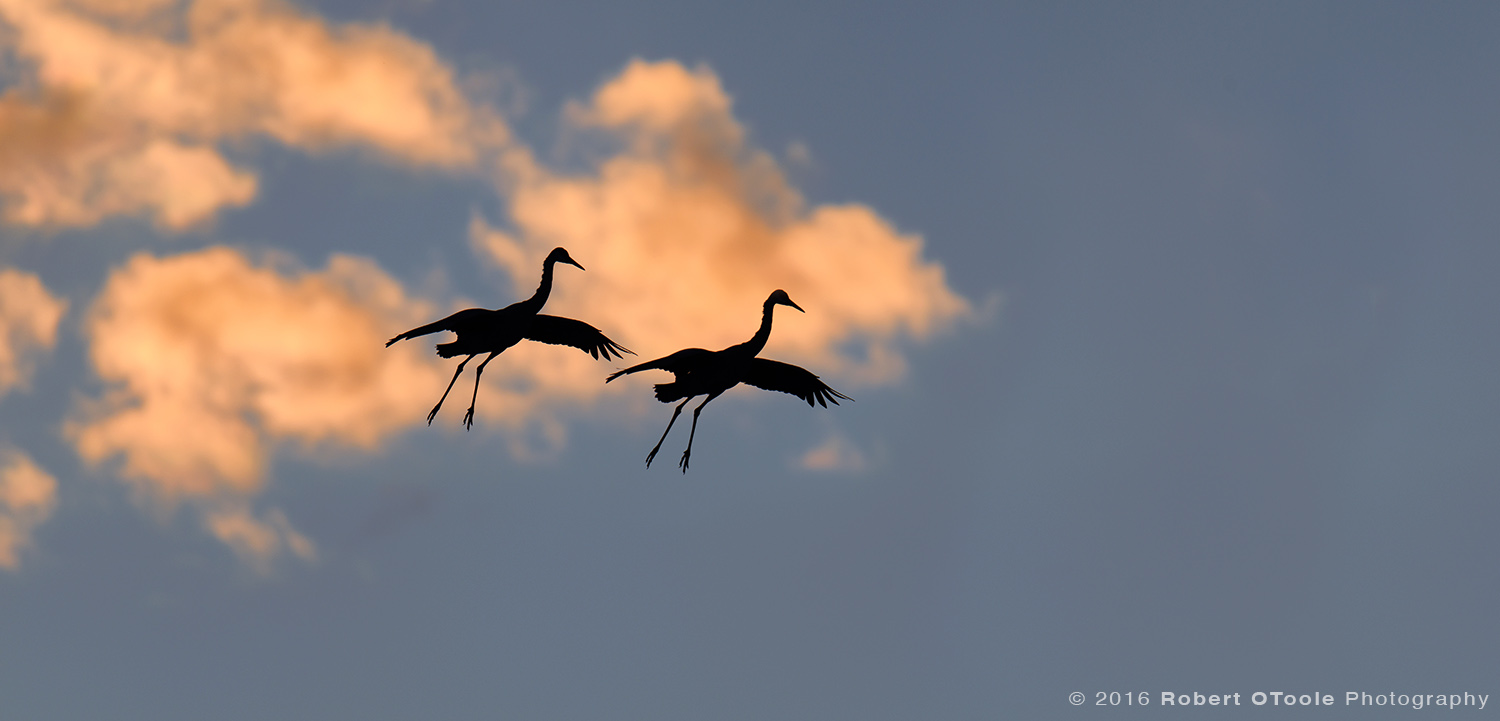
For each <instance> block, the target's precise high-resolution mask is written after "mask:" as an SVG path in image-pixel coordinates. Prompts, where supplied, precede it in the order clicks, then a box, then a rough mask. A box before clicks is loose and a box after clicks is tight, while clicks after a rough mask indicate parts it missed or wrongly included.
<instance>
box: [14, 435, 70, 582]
mask: <svg viewBox="0 0 1500 721" xmlns="http://www.w3.org/2000/svg"><path fill="white" fill-rule="evenodd" d="M56 505H57V481H56V480H55V479H54V478H53V477H52V475H51V474H49V473H47V472H46V471H44V470H42V468H41V467H40V466H38V465H37V464H36V463H35V462H33V461H32V460H31V458H30V457H29V456H27V455H26V454H24V453H22V452H20V451H16V450H0V568H4V569H6V570H9V571H14V570H16V569H17V568H19V567H20V565H21V551H22V550H23V549H25V548H26V547H27V546H30V545H31V534H32V531H33V530H35V529H36V527H37V526H39V525H41V524H42V523H43V522H45V521H46V520H47V519H48V518H49V517H51V516H52V510H53V508H54V507H56Z"/></svg>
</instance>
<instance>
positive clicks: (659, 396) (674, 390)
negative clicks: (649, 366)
mask: <svg viewBox="0 0 1500 721" xmlns="http://www.w3.org/2000/svg"><path fill="white" fill-rule="evenodd" d="M652 388H654V389H655V390H656V400H659V401H661V402H662V403H671V402H673V401H680V400H682V399H683V398H686V397H687V396H686V395H684V394H683V392H682V389H681V388H680V387H678V385H677V384H676V383H657V384H656V385H654V386H652Z"/></svg>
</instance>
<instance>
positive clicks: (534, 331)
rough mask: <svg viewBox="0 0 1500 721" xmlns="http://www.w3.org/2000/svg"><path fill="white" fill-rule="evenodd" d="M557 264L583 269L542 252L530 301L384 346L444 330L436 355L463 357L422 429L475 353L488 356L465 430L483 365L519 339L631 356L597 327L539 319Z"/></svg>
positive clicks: (440, 323)
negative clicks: (449, 336)
mask: <svg viewBox="0 0 1500 721" xmlns="http://www.w3.org/2000/svg"><path fill="white" fill-rule="evenodd" d="M558 263H567V264H568V265H571V266H574V267H576V268H578V269H579V270H583V269H584V268H583V266H582V265H580V264H579V263H578V261H576V260H573V258H572V257H571V256H569V255H568V251H566V250H564V249H562V248H553V249H552V252H551V253H548V254H547V259H546V260H544V261H542V284H541V286H539V287H538V288H537V289H536V293H535V294H533V295H532V296H531V297H530V298H527V299H526V300H523V301H520V302H519V303H512V304H511V305H508V306H506V307H504V308H501V309H499V310H490V309H488V308H468V309H466V310H461V311H459V312H457V313H454V314H453V315H450V316H448V317H447V318H444V319H442V320H437V321H433V322H431V323H428V324H427V325H424V326H420V327H417V328H413V329H411V330H409V331H406V332H405V333H402V334H400V335H398V336H396V337H395V338H392V339H390V340H388V341H386V342H385V347H387V348H389V347H391V344H393V343H395V342H397V341H401V340H406V339H408V338H416V337H419V336H424V335H427V334H429V333H436V332H438V331H444V330H447V331H453V332H454V333H457V334H458V338H457V339H455V340H453V341H450V342H448V343H439V344H438V346H437V354H438V355H440V356H442V357H444V358H453V357H455V356H467V357H466V358H464V359H463V360H461V361H459V363H458V369H457V370H455V371H453V380H450V381H448V389H447V390H445V391H443V397H442V398H439V399H438V402H437V405H435V406H433V407H432V412H431V413H428V414H427V425H429V426H430V425H432V419H433V418H436V417H437V412H438V409H439V408H442V407H443V401H445V400H447V399H448V393H449V391H452V390H453V384H454V383H456V382H458V376H459V374H461V373H463V372H464V366H465V365H466V364H468V362H469V361H471V360H474V357H475V356H477V355H479V354H481V353H489V356H488V357H486V358H485V359H484V360H483V361H482V362H481V363H480V364H479V367H478V368H476V369H475V370H474V397H473V399H471V400H470V401H469V412H468V413H466V414H464V420H463V423H464V428H465V429H470V428H473V427H474V404H475V403H476V402H478V400H479V378H480V376H482V375H483V374H484V367H485V366H487V365H489V363H490V361H492V360H494V359H495V356H497V355H500V353H501V352H502V351H504V350H505V349H506V348H509V347H511V346H513V345H515V344H517V343H519V342H521V341H522V340H523V339H524V340H534V341H537V342H539V343H550V344H552V345H570V346H573V347H574V348H577V349H579V350H582V351H584V352H585V353H588V354H589V355H591V356H593V357H594V359H595V360H598V359H599V357H600V356H603V357H604V360H610V354H611V353H613V354H614V356H615V357H617V358H624V357H625V355H624V354H625V353H630V354H631V355H635V353H634V352H632V351H631V350H630V349H628V348H626V347H624V346H622V345H620V344H618V343H616V342H614V341H612V340H610V339H609V338H607V337H605V335H604V334H603V333H601V332H599V329H598V328H595V327H594V326H591V325H589V324H588V323H585V322H583V321H581V320H573V319H572V318H560V317H558V316H555V315H543V314H541V313H540V312H539V311H540V310H541V309H542V306H543V305H545V304H546V303H547V296H548V295H550V294H551V293H552V266H554V265H556V264H558Z"/></svg>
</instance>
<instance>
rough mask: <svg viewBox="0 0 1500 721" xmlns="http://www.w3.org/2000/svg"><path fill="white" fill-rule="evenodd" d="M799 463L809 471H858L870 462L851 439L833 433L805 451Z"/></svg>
mask: <svg viewBox="0 0 1500 721" xmlns="http://www.w3.org/2000/svg"><path fill="white" fill-rule="evenodd" d="M797 465H798V466H801V467H802V468H804V469H807V470H809V471H845V472H857V471H862V470H864V469H865V467H866V466H867V465H868V462H867V461H866V460H865V454H864V453H861V452H860V450H859V448H858V447H856V446H855V445H854V444H853V443H851V442H850V441H849V439H847V438H845V437H843V436H841V435H838V434H833V435H830V436H828V437H827V438H826V439H824V440H823V442H822V443H820V444H818V445H817V446H815V447H813V448H811V449H809V450H808V451H807V452H806V453H803V454H802V457H801V458H799V459H798V460H797Z"/></svg>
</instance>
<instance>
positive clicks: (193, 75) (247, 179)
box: [0, 0, 509, 230]
mask: <svg viewBox="0 0 1500 721" xmlns="http://www.w3.org/2000/svg"><path fill="white" fill-rule="evenodd" d="M7 52H8V53H12V54H14V55H15V56H16V57H17V58H18V59H19V60H20V61H21V63H20V67H21V68H22V70H21V80H20V82H17V83H13V84H12V87H10V88H9V89H7V90H6V91H5V92H4V93H3V94H0V201H3V204H4V206H3V212H4V218H5V219H6V220H7V221H9V222H11V223H17V224H24V225H32V226H82V225H90V224H93V223H96V222H98V221H99V220H101V219H103V218H105V217H108V216H112V215H144V216H147V217H149V218H151V219H152V220H153V221H154V222H156V223H157V224H158V225H160V226H162V227H164V228H167V229H172V230H181V229H184V228H188V227H191V226H194V225H197V224H200V223H203V222H205V221H207V220H209V219H211V218H212V217H213V215H214V214H215V213H216V212H218V211H219V210H221V209H223V208H226V207H234V206H241V205H245V204H247V203H249V202H251V200H253V198H254V196H255V194H256V191H257V179H256V176H255V174H254V172H253V171H252V170H249V169H246V168H243V167H238V166H237V165H236V164H235V163H234V162H232V161H231V160H230V159H229V158H228V157H227V156H226V155H225V152H224V147H223V146H225V145H226V144H230V143H234V142H237V141H239V142H241V144H242V141H244V140H246V139H254V138H270V139H273V140H275V141H277V142H280V143H283V144H285V145H288V146H291V147H295V148H298V149H301V150H305V151H322V150H327V149H332V148H338V147H353V148H368V149H372V150H374V151H376V152H378V153H379V154H380V155H381V156H382V157H385V158H389V159H392V160H395V161H398V162H404V163H409V164H413V165H419V166H432V167H441V168H450V169H451V168H460V167H466V166H472V165H473V164H474V163H475V161H476V160H477V159H478V157H479V155H480V154H481V152H482V150H483V149H486V148H498V147H500V146H503V145H504V144H505V143H507V142H508V141H509V132H508V130H507V128H506V127H505V125H504V123H503V122H502V121H501V120H500V119H499V117H498V116H497V115H496V114H494V113H493V112H490V111H489V110H487V109H486V108H484V107H480V106H476V105H474V104H472V103H470V102H469V101H468V99H467V98H466V97H465V95H464V94H463V92H462V91H461V90H460V88H459V84H458V83H457V82H456V80H455V77H454V73H453V71H452V70H451V68H449V67H448V66H447V65H446V64H445V63H444V62H443V61H442V60H441V59H440V58H438V57H437V55H436V54H435V53H434V52H433V51H432V49H431V48H430V47H428V46H427V45H425V44H422V43H419V42H417V41H415V40H413V39H411V38H409V37H407V36H405V35H403V34H401V33H398V32H396V31H394V30H392V29H390V28H388V27H385V26H382V25H375V24H360V23H350V24H343V25H332V24H329V23H327V22H325V21H324V20H322V19H321V18H318V17H316V16H314V15H311V14H309V13H306V12H304V11H301V10H298V9H297V8H295V7H293V6H291V5H288V4H286V3H283V2H279V1H278V0H190V1H188V2H177V1H175V0H172V1H166V0H144V1H142V2H126V1H124V0H86V1H84V2H78V1H76V0H72V1H65V0H0V54H3V53H7Z"/></svg>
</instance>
